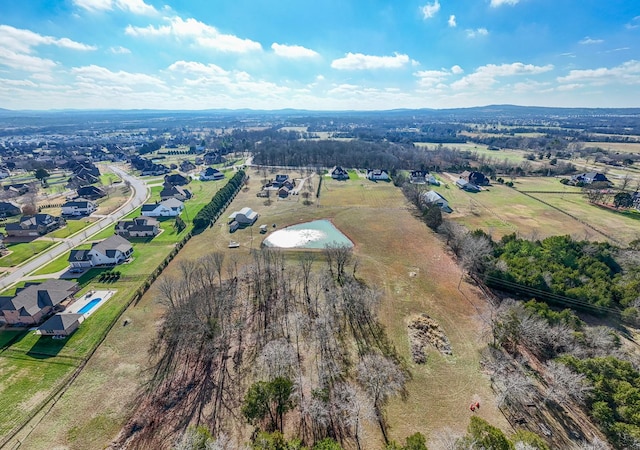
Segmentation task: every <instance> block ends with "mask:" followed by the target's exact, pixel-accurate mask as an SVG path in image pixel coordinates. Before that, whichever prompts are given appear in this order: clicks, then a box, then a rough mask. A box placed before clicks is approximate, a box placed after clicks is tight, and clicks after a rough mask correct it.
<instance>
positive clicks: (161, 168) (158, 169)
mask: <svg viewBox="0 0 640 450" xmlns="http://www.w3.org/2000/svg"><path fill="white" fill-rule="evenodd" d="M165 173H169V168H168V167H167V166H165V165H164V164H156V163H151V162H150V161H149V164H148V165H145V166H144V168H143V169H142V170H141V171H140V175H142V176H147V175H148V176H158V175H164V174H165Z"/></svg>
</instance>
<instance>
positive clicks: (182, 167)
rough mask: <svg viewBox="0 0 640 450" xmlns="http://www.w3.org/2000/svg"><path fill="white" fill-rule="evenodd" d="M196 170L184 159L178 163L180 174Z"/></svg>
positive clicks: (193, 165)
mask: <svg viewBox="0 0 640 450" xmlns="http://www.w3.org/2000/svg"><path fill="white" fill-rule="evenodd" d="M195 168H196V165H195V164H194V163H192V162H191V161H189V160H187V159H185V160H184V161H182V162H181V163H180V170H181V171H182V172H185V173H186V172H189V171H191V170H194V169H195Z"/></svg>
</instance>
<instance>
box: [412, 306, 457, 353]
mask: <svg viewBox="0 0 640 450" xmlns="http://www.w3.org/2000/svg"><path fill="white" fill-rule="evenodd" d="M407 327H408V329H409V343H410V344H411V357H412V358H413V361H414V362H416V363H418V364H424V363H425V362H427V355H426V353H425V350H426V349H427V348H429V347H433V348H435V349H436V350H438V351H439V352H440V353H442V354H443V355H449V356H450V355H452V354H453V351H452V350H451V344H450V343H449V339H448V338H447V336H446V335H445V334H444V331H442V328H440V325H438V322H436V321H435V320H433V319H432V318H431V317H429V316H428V315H426V314H420V315H419V316H415V317H412V318H410V319H409V323H408V325H407Z"/></svg>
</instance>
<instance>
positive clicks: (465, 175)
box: [460, 170, 489, 186]
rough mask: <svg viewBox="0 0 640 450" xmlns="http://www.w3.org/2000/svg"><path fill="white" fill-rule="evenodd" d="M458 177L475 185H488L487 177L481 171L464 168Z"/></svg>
mask: <svg viewBox="0 0 640 450" xmlns="http://www.w3.org/2000/svg"><path fill="white" fill-rule="evenodd" d="M460 178H462V179H463V180H465V181H468V182H469V183H471V184H474V185H476V186H488V185H489V178H487V177H485V176H484V174H483V173H482V172H475V171H473V172H470V171H468V170H465V171H464V172H462V173H461V174H460Z"/></svg>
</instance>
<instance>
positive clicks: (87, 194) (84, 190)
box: [76, 186, 107, 200]
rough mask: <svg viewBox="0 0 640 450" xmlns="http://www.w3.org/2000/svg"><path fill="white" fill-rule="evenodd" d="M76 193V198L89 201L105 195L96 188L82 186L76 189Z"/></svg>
mask: <svg viewBox="0 0 640 450" xmlns="http://www.w3.org/2000/svg"><path fill="white" fill-rule="evenodd" d="M76 192H77V193H78V197H82V198H86V199H89V200H97V199H99V198H102V197H105V196H106V195H107V193H106V192H105V191H103V190H102V189H100V188H99V187H98V186H82V187H79V188H78V189H76Z"/></svg>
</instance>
